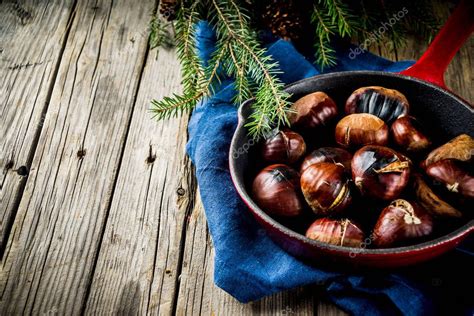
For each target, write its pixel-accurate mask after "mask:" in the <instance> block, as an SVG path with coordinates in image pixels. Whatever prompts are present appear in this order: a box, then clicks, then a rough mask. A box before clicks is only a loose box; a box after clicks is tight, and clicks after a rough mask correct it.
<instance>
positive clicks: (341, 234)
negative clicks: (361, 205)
mask: <svg viewBox="0 0 474 316" xmlns="http://www.w3.org/2000/svg"><path fill="white" fill-rule="evenodd" d="M306 237H308V238H309V239H313V240H317V241H321V242H325V243H328V244H332V245H337V246H345V247H360V246H361V245H362V243H363V241H364V232H363V231H362V230H361V229H360V228H359V227H358V226H357V225H356V224H354V223H353V222H351V221H350V220H349V219H341V220H336V219H330V218H320V219H317V220H316V221H315V222H314V223H313V224H311V226H309V228H308V230H307V231H306Z"/></svg>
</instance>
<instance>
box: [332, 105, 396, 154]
mask: <svg viewBox="0 0 474 316" xmlns="http://www.w3.org/2000/svg"><path fill="white" fill-rule="evenodd" d="M336 142H337V143H338V144H339V145H341V146H343V147H346V148H358V147H361V146H364V145H381V146H384V145H386V144H387V143H388V126H387V124H385V122H384V121H382V120H381V119H379V118H378V117H376V116H375V115H372V114H365V113H360V114H351V115H348V116H345V117H344V118H342V119H341V120H340V121H339V123H337V125H336Z"/></svg>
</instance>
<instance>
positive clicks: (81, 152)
mask: <svg viewBox="0 0 474 316" xmlns="http://www.w3.org/2000/svg"><path fill="white" fill-rule="evenodd" d="M85 155H86V150H85V149H84V148H83V149H79V150H78V151H77V158H79V160H80V159H82V158H84V156H85Z"/></svg>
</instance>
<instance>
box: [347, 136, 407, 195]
mask: <svg viewBox="0 0 474 316" xmlns="http://www.w3.org/2000/svg"><path fill="white" fill-rule="evenodd" d="M351 166H352V179H353V180H354V183H355V185H356V186H357V188H359V190H360V192H361V193H362V195H366V196H370V197H373V198H376V199H381V200H393V199H395V198H397V197H398V196H399V195H400V193H401V192H402V191H403V189H404V188H405V186H406V185H407V184H408V181H409V180H410V173H411V162H410V160H409V159H408V158H407V157H405V156H404V155H402V154H400V153H398V152H396V151H395V150H393V149H390V148H388V147H383V146H374V145H370V146H365V147H362V148H361V149H359V150H358V151H357V152H356V153H355V154H354V156H353V157H352V162H351Z"/></svg>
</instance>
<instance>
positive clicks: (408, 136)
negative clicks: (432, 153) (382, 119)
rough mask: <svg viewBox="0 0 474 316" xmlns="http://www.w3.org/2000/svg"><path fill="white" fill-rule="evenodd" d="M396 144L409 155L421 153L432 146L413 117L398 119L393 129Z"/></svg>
mask: <svg viewBox="0 0 474 316" xmlns="http://www.w3.org/2000/svg"><path fill="white" fill-rule="evenodd" d="M391 132H392V137H393V140H394V141H395V143H396V144H397V145H398V146H399V147H401V148H403V150H404V151H407V152H409V153H420V152H423V151H425V150H427V149H428V148H429V147H430V146H431V141H430V140H429V139H428V137H426V135H425V134H424V133H423V132H422V127H421V126H420V124H419V123H418V121H417V120H416V119H415V118H413V117H411V116H403V117H400V118H398V119H396V120H395V121H394V122H393V124H392V127H391Z"/></svg>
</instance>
